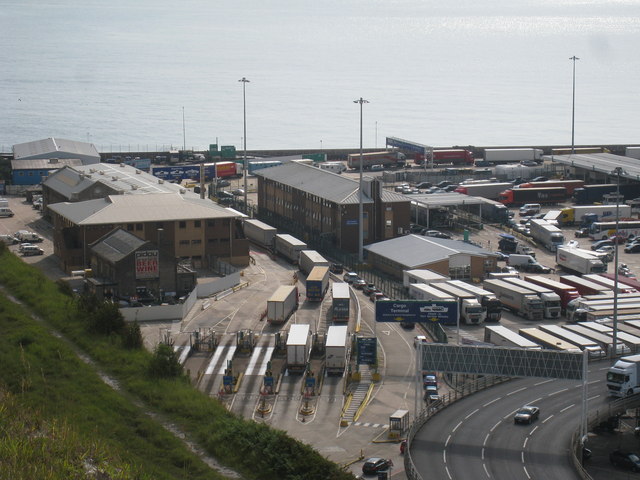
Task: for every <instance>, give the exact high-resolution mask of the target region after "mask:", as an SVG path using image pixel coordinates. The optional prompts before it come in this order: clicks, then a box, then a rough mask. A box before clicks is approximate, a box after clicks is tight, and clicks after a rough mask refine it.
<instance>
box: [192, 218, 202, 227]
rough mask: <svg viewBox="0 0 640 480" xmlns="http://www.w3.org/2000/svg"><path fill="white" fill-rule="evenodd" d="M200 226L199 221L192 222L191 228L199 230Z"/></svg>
mask: <svg viewBox="0 0 640 480" xmlns="http://www.w3.org/2000/svg"><path fill="white" fill-rule="evenodd" d="M201 225H202V222H201V221H200V220H194V222H193V226H194V227H196V228H200V226H201Z"/></svg>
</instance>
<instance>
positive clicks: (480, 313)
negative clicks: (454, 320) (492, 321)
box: [431, 282, 487, 325]
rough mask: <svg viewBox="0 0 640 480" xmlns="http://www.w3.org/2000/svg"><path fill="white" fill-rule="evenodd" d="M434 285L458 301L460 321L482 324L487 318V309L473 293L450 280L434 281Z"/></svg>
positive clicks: (469, 323)
mask: <svg viewBox="0 0 640 480" xmlns="http://www.w3.org/2000/svg"><path fill="white" fill-rule="evenodd" d="M431 286H432V287H434V288H437V289H438V290H442V291H443V292H445V293H447V294H449V295H451V296H452V297H453V298H454V300H455V301H457V302H458V313H459V315H460V317H459V318H460V321H461V322H464V323H466V324H467V325H480V324H481V323H484V321H485V319H486V318H487V309H486V308H485V307H483V306H482V305H480V302H478V299H477V298H476V296H475V295H474V294H473V293H470V292H468V291H466V290H463V289H461V288H459V287H456V286H455V285H452V284H451V283H449V282H438V283H432V284H431Z"/></svg>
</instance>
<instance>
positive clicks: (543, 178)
mask: <svg viewBox="0 0 640 480" xmlns="http://www.w3.org/2000/svg"><path fill="white" fill-rule="evenodd" d="M531 181H532V182H548V181H549V179H548V178H547V177H536V178H534V179H533V180H531Z"/></svg>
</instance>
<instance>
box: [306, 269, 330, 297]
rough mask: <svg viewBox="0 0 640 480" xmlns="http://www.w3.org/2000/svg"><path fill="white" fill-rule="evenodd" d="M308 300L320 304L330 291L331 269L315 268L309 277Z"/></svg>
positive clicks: (307, 286) (307, 284) (307, 285)
mask: <svg viewBox="0 0 640 480" xmlns="http://www.w3.org/2000/svg"><path fill="white" fill-rule="evenodd" d="M305 285H306V290H307V300H309V301H311V302H320V301H322V299H323V298H324V294H325V293H327V290H328V289H329V267H313V268H312V269H311V272H309V275H308V276H307V283H306V284H305Z"/></svg>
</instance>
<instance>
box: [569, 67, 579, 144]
mask: <svg viewBox="0 0 640 480" xmlns="http://www.w3.org/2000/svg"><path fill="white" fill-rule="evenodd" d="M569 60H573V93H572V101H571V153H572V154H574V153H576V147H575V124H576V60H580V59H579V58H578V57H576V56H575V55H574V56H573V57H570V58H569Z"/></svg>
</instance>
